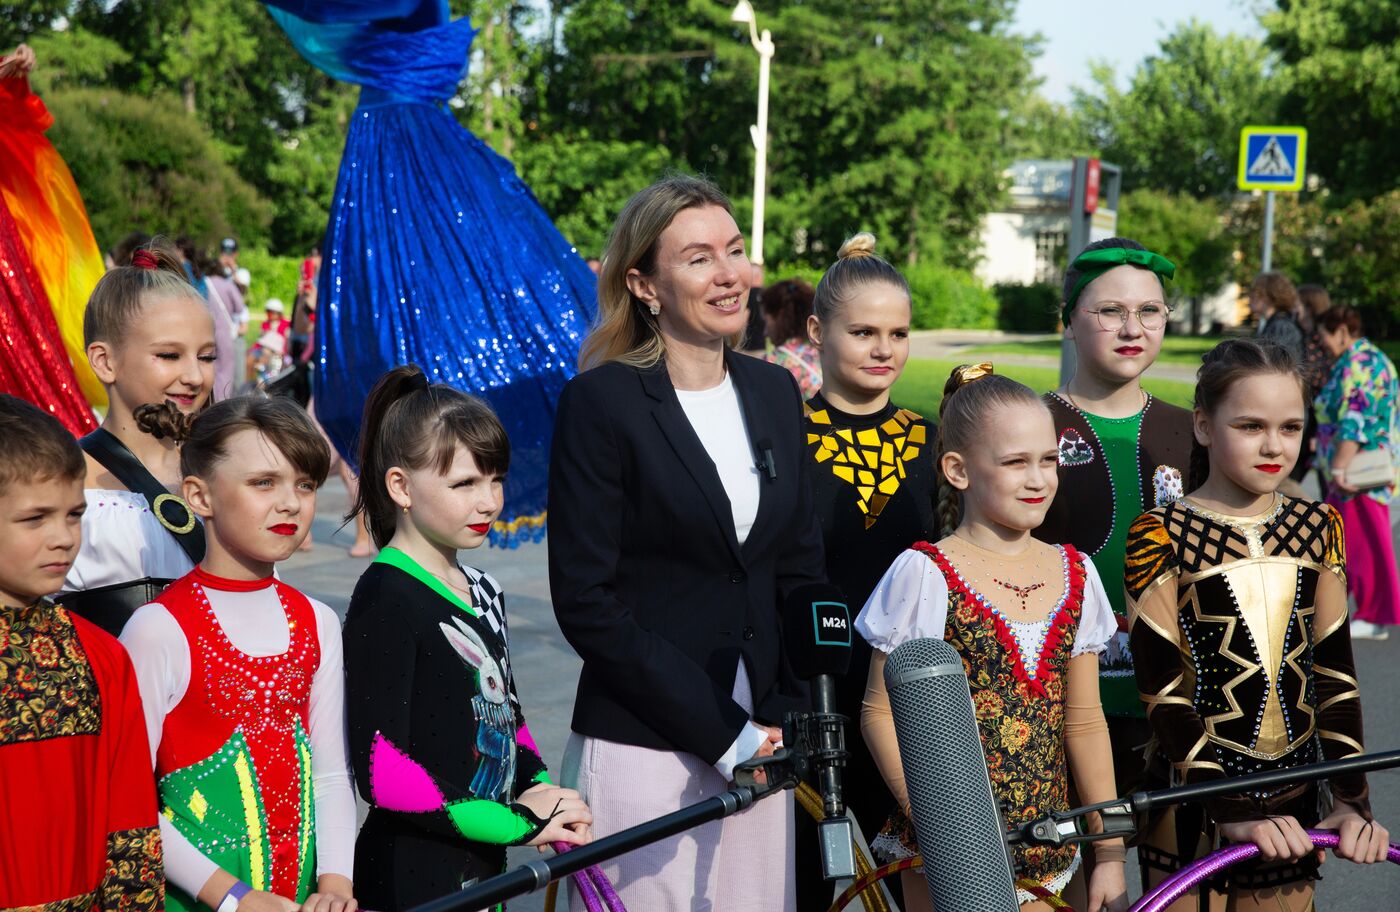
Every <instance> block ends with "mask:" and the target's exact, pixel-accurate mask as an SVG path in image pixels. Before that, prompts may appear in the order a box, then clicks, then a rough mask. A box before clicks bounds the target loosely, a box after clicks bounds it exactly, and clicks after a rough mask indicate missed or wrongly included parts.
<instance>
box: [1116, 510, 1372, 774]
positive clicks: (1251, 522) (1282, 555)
mask: <svg viewBox="0 0 1400 912" xmlns="http://www.w3.org/2000/svg"><path fill="white" fill-rule="evenodd" d="M1342 541H1343V539H1342V528H1341V521H1340V519H1339V517H1338V516H1337V514H1336V513H1335V512H1334V511H1333V510H1332V509H1331V508H1330V507H1327V506H1326V505H1324V504H1317V503H1312V502H1309V501H1302V500H1294V499H1292V498H1287V497H1281V496H1280V497H1278V502H1277V504H1276V505H1275V506H1274V507H1273V508H1272V509H1271V510H1269V511H1268V512H1267V513H1266V514H1264V515H1262V516H1259V517H1252V518H1239V517H1230V516H1223V515H1221V514H1217V513H1213V512H1211V511H1209V510H1205V509H1203V508H1201V507H1198V506H1196V505H1194V504H1192V503H1191V502H1190V501H1189V500H1181V501H1179V502H1177V503H1175V504H1172V505H1170V506H1167V507H1164V508H1159V509H1157V510H1154V511H1152V512H1150V513H1145V514H1143V515H1142V516H1141V517H1139V518H1138V520H1137V521H1136V522H1135V523H1133V527H1132V530H1131V531H1130V533H1129V539H1128V560H1127V572H1126V577H1125V582H1126V585H1127V589H1128V594H1129V596H1130V598H1131V599H1132V600H1133V601H1134V603H1136V604H1137V606H1138V607H1137V609H1136V611H1135V614H1134V618H1135V619H1134V625H1135V632H1134V637H1149V638H1150V639H1151V640H1152V641H1153V642H1154V643H1157V642H1159V641H1160V643H1161V645H1160V646H1159V647H1158V648H1157V649H1155V650H1154V656H1153V658H1154V659H1161V661H1150V662H1145V661H1144V656H1143V651H1142V649H1141V648H1140V649H1139V650H1138V682H1139V687H1140V688H1141V689H1142V692H1143V694H1144V697H1143V699H1144V701H1145V702H1146V703H1147V704H1148V714H1149V718H1152V716H1153V713H1155V712H1158V711H1159V707H1167V708H1168V709H1170V708H1171V707H1173V706H1174V705H1175V704H1185V705H1187V706H1189V707H1190V708H1191V710H1192V711H1193V712H1194V713H1195V714H1197V715H1198V716H1199V719H1200V723H1201V724H1202V725H1203V726H1204V729H1205V735H1204V736H1203V737H1205V738H1208V740H1209V744H1210V747H1211V750H1212V752H1213V756H1214V758H1215V759H1209V755H1207V756H1204V757H1201V759H1199V760H1191V761H1187V762H1186V763H1185V764H1184V765H1182V766H1180V767H1179V769H1178V773H1179V774H1185V773H1189V771H1190V770H1191V769H1192V768H1195V767H1198V766H1200V767H1208V768H1211V769H1216V770H1223V772H1224V773H1225V774H1226V775H1231V776H1240V775H1246V774H1248V773H1253V772H1260V771H1264V770H1271V769H1279V768H1288V767H1293V766H1297V765H1299V764H1303V763H1311V762H1314V761H1316V760H1319V759H1321V757H1319V756H1318V748H1319V742H1320V740H1321V741H1327V740H1328V739H1340V740H1341V741H1342V742H1343V743H1348V744H1355V745H1356V751H1358V752H1359V750H1360V745H1359V742H1358V741H1357V740H1356V739H1355V738H1353V737H1352V736H1351V735H1349V734H1346V733H1343V732H1332V731H1327V730H1325V729H1323V728H1322V727H1321V726H1320V725H1319V716H1320V715H1321V713H1322V712H1324V711H1325V709H1326V708H1327V707H1328V706H1332V705H1336V704H1337V703H1339V702H1343V701H1347V700H1354V699H1359V691H1358V690H1357V688H1356V681H1355V678H1354V677H1353V676H1351V675H1349V674H1347V673H1345V672H1344V671H1340V670H1336V669H1330V668H1329V667H1328V665H1327V663H1328V662H1331V661H1332V660H1333V659H1334V658H1336V656H1332V657H1330V658H1329V657H1328V655H1327V653H1328V651H1329V650H1330V649H1331V648H1332V647H1334V646H1337V645H1338V643H1339V642H1340V640H1333V641H1332V642H1331V643H1328V645H1327V646H1326V647H1324V645H1323V644H1324V643H1327V641H1328V640H1329V639H1331V638H1330V636H1329V635H1330V634H1332V633H1333V632H1335V631H1336V630H1337V629H1338V627H1339V626H1344V625H1345V613H1344V612H1339V617H1338V619H1336V620H1333V621H1329V622H1328V626H1327V627H1326V628H1325V629H1323V628H1321V627H1319V619H1318V618H1317V617H1316V615H1317V609H1318V601H1317V594H1318V591H1319V587H1320V585H1321V582H1322V580H1321V577H1322V575H1323V574H1336V575H1337V577H1338V578H1339V579H1341V580H1344V573H1345V569H1344V568H1345V560H1346V558H1345V554H1344V552H1343V550H1342V548H1343V547H1344V546H1343V544H1342ZM1163 585H1165V586H1172V587H1173V588H1174V590H1175V593H1176V596H1175V598H1174V599H1172V600H1170V604H1168V602H1167V600H1165V599H1153V600H1151V601H1149V596H1150V595H1151V593H1152V592H1153V591H1154V590H1155V589H1156V587H1158V586H1163ZM1337 588H1338V591H1339V592H1344V590H1345V582H1344V581H1343V582H1341V584H1340V585H1339V586H1338V587H1337ZM1340 598H1342V599H1344V598H1345V596H1344V594H1343V595H1340ZM1167 612H1171V613H1170V615H1168V614H1167ZM1136 625H1145V626H1144V627H1143V629H1142V630H1141V631H1138V630H1136ZM1343 634H1345V631H1343ZM1346 651H1347V660H1348V661H1349V652H1350V650H1349V648H1348V649H1347V650H1346ZM1158 653H1160V655H1158ZM1168 655H1169V656H1170V657H1171V659H1172V661H1170V662H1168V661H1166V660H1165V657H1166V656H1168ZM1178 655H1179V656H1180V659H1177V656H1178ZM1187 663H1189V664H1187ZM1179 664H1187V667H1186V668H1185V669H1181V668H1179V667H1178V665H1179ZM1159 666H1160V667H1159ZM1183 671H1184V672H1185V673H1184V674H1183ZM1187 681H1189V682H1190V683H1189V684H1187V683H1186V682H1187ZM1318 682H1324V683H1325V686H1326V688H1327V693H1322V691H1323V689H1324V683H1318ZM1329 695H1330V696H1329ZM1357 735H1358V737H1359V732H1358V733H1357ZM1200 747H1201V746H1198V747H1197V748H1196V749H1194V750H1192V751H1191V752H1190V756H1191V757H1193V758H1194V757H1198V756H1201V750H1200Z"/></svg>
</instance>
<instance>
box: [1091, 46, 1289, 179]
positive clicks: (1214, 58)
mask: <svg viewBox="0 0 1400 912" xmlns="http://www.w3.org/2000/svg"><path fill="white" fill-rule="evenodd" d="M1091 72H1092V74H1093V80H1094V83H1095V87H1094V90H1093V91H1092V92H1085V91H1083V90H1076V92H1075V101H1074V107H1075V109H1076V110H1077V111H1078V113H1079V115H1080V116H1081V117H1082V118H1084V121H1085V123H1086V126H1087V129H1088V131H1089V133H1090V136H1091V137H1092V138H1093V140H1094V144H1095V145H1097V146H1098V147H1099V148H1101V149H1102V150H1103V156H1104V158H1106V159H1107V160H1109V161H1112V162H1113V163H1114V164H1117V165H1120V166H1122V168H1123V185H1124V188H1125V189H1135V188H1140V187H1142V188H1150V189H1154V190H1163V191H1166V192H1168V193H1189V194H1190V195H1192V196H1196V197H1206V196H1225V195H1230V194H1233V193H1234V192H1235V176H1236V171H1237V168H1238V162H1239V134H1240V128H1241V127H1243V126H1245V125H1246V124H1251V123H1268V122H1270V120H1272V118H1273V114H1274V112H1275V111H1276V110H1277V108H1278V102H1279V98H1280V95H1281V93H1282V90H1283V86H1284V81H1285V80H1284V78H1283V74H1282V73H1280V72H1277V71H1276V68H1275V67H1274V66H1273V65H1272V62H1271V59H1270V55H1269V52H1268V50H1267V49H1266V48H1265V47H1264V45H1263V43H1262V42H1260V41H1257V40H1255V39H1252V38H1244V37H1240V36H1238V35H1221V34H1219V33H1217V32H1216V31H1215V30H1214V29H1213V28H1211V27H1210V26H1209V25H1206V24H1204V23H1201V22H1198V21H1196V20H1194V19H1192V20H1190V21H1189V22H1184V23H1182V24H1180V25H1178V26H1177V27H1176V29H1175V30H1174V31H1173V32H1172V33H1171V34H1170V35H1168V36H1167V37H1166V38H1164V39H1162V42H1161V44H1160V46H1159V49H1158V52H1157V53H1156V54H1153V55H1152V56H1150V57H1148V58H1147V59H1145V60H1144V61H1143V62H1142V63H1140V64H1139V65H1138V67H1137V70H1136V71H1135V72H1134V73H1133V75H1132V78H1131V80H1130V83H1129V86H1128V88H1127V90H1126V91H1124V90H1122V89H1120V88H1118V85H1117V82H1116V79H1115V75H1114V73H1113V70H1112V69H1111V68H1110V67H1108V66H1107V65H1105V64H1098V65H1095V66H1094V67H1093V68H1092V70H1091Z"/></svg>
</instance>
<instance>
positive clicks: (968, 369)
mask: <svg viewBox="0 0 1400 912" xmlns="http://www.w3.org/2000/svg"><path fill="white" fill-rule="evenodd" d="M994 373H996V371H995V370H994V369H993V368H992V362H990V361H983V362H982V363H981V364H964V365H962V366H961V367H959V368H958V369H957V378H958V385H957V389H962V388H963V387H964V386H967V385H968V384H969V383H971V382H972V381H974V380H981V379H982V378H983V377H989V376H991V375H992V374H994Z"/></svg>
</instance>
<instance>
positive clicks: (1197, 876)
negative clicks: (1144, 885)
mask: <svg viewBox="0 0 1400 912" xmlns="http://www.w3.org/2000/svg"><path fill="white" fill-rule="evenodd" d="M1308 836H1310V837H1312V841H1313V845H1315V846H1317V847H1318V848H1319V849H1335V848H1336V847H1337V842H1338V837H1337V834H1336V833H1335V832H1333V831H1331V830H1308ZM1258 854H1259V847H1258V846H1256V845H1254V843H1252V842H1251V843H1240V844H1239V845H1232V846H1227V847H1225V848H1223V849H1221V850H1219V851H1218V852H1213V853H1211V854H1210V855H1207V856H1206V857H1205V858H1201V859H1198V860H1196V861H1193V862H1192V863H1191V864H1189V865H1187V866H1186V867H1184V868H1182V869H1181V870H1180V871H1177V872H1176V873H1175V874H1173V875H1172V876H1171V877H1169V878H1167V879H1166V880H1164V881H1162V882H1161V883H1160V884H1158V885H1157V886H1156V887H1155V888H1154V889H1152V890H1149V891H1148V893H1147V895H1146V896H1144V897H1143V898H1142V899H1140V900H1138V901H1137V904H1136V905H1134V906H1133V908H1132V912H1162V910H1163V909H1165V908H1167V906H1170V905H1171V904H1172V903H1174V902H1176V901H1177V900H1178V899H1180V898H1181V897H1182V896H1183V895H1185V894H1186V893H1187V892H1189V891H1190V890H1191V889H1192V888H1194V887H1196V886H1197V885H1198V884H1200V883H1201V882H1202V881H1204V880H1209V879H1210V878H1212V877H1214V876H1215V875H1216V874H1219V873H1220V872H1221V871H1223V870H1225V869H1226V868H1228V867H1231V866H1232V865H1237V864H1239V863H1240V862H1242V861H1246V860H1248V859H1250V858H1253V857H1254V856H1255V855H1258ZM1386 860H1387V861H1390V862H1391V863H1393V864H1400V846H1397V845H1395V844H1394V843H1391V845H1390V851H1389V852H1387V853H1386Z"/></svg>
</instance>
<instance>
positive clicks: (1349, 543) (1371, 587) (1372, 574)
mask: <svg viewBox="0 0 1400 912" xmlns="http://www.w3.org/2000/svg"><path fill="white" fill-rule="evenodd" d="M1327 502H1328V503H1329V504H1331V505H1332V506H1333V507H1335V508H1336V510H1337V512H1338V513H1340V514H1341V517H1342V524H1343V526H1344V527H1345V529H1346V533H1345V536H1346V547H1347V591H1348V592H1350V593H1351V596H1352V598H1354V599H1356V614H1355V615H1353V617H1354V618H1355V619H1356V620H1358V621H1370V622H1371V623H1372V624H1400V572H1397V570H1396V566H1395V542H1394V539H1393V537H1392V535H1393V533H1392V531H1391V527H1390V508H1389V507H1387V506H1386V505H1385V504H1383V503H1378V502H1377V501H1376V500H1374V499H1373V498H1370V497H1367V496H1366V495H1364V494H1359V495H1357V496H1355V497H1352V498H1349V499H1347V500H1339V499H1337V498H1336V497H1335V496H1331V497H1328V498H1327Z"/></svg>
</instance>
